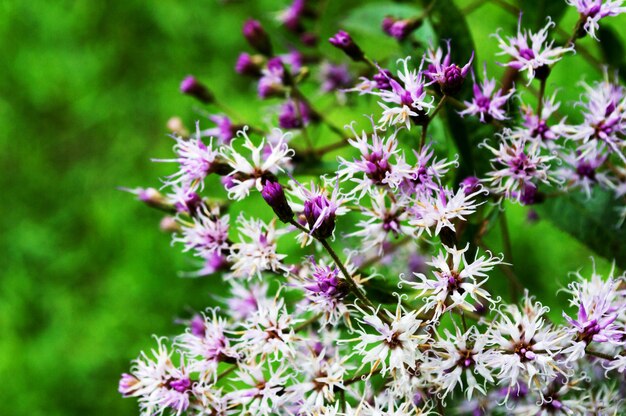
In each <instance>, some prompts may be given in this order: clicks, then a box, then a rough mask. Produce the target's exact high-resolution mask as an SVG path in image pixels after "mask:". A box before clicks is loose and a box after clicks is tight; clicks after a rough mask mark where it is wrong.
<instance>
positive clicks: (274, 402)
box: [230, 364, 291, 416]
mask: <svg viewBox="0 0 626 416" xmlns="http://www.w3.org/2000/svg"><path fill="white" fill-rule="evenodd" d="M268 367H269V368H264V367H263V366H261V365H258V364H252V365H250V366H241V367H240V370H238V371H237V379H236V380H238V381H240V382H242V383H244V384H245V385H246V386H249V388H243V389H240V390H236V391H234V392H232V393H231V394H230V398H231V399H232V401H233V402H235V403H238V404H241V405H242V406H243V408H244V411H243V412H242V414H246V415H263V416H271V415H276V414H281V412H280V409H281V406H283V405H284V404H285V403H287V402H288V401H289V396H288V395H287V394H284V393H285V385H286V384H287V382H288V381H289V379H290V378H291V375H290V374H287V369H288V368H287V367H286V366H285V365H284V364H283V365H280V366H278V367H277V368H272V366H268Z"/></svg>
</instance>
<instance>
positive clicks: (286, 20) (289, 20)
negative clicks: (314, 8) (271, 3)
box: [278, 0, 306, 33]
mask: <svg viewBox="0 0 626 416" xmlns="http://www.w3.org/2000/svg"><path fill="white" fill-rule="evenodd" d="M305 12H306V0H294V1H293V3H291V4H290V5H289V7H287V8H286V9H285V10H283V11H282V12H280V14H279V15H278V20H279V21H280V22H281V23H282V24H283V25H284V26H285V27H286V28H287V29H288V30H290V31H292V32H294V33H300V32H302V31H303V30H304V29H303V26H302V17H303V15H304V13H305Z"/></svg>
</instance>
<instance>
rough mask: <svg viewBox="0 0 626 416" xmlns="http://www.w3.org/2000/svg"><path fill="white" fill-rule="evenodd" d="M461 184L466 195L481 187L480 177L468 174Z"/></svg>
mask: <svg viewBox="0 0 626 416" xmlns="http://www.w3.org/2000/svg"><path fill="white" fill-rule="evenodd" d="M460 185H461V188H463V192H464V193H465V195H469V194H473V193H474V192H476V191H478V190H479V189H480V179H478V178H477V177H476V176H468V177H467V178H465V179H463V180H462V181H461V184H460Z"/></svg>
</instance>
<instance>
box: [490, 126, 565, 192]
mask: <svg viewBox="0 0 626 416" xmlns="http://www.w3.org/2000/svg"><path fill="white" fill-rule="evenodd" d="M496 136H498V138H499V142H500V144H499V146H498V148H494V147H491V146H489V145H488V144H487V143H486V142H484V143H483V144H482V147H484V148H486V149H488V150H490V151H491V152H492V153H493V155H494V157H493V158H492V159H491V166H492V168H493V169H494V170H493V171H491V172H489V173H488V174H487V181H488V182H489V185H490V187H491V189H490V190H491V191H492V192H494V193H496V194H501V195H502V196H504V197H505V198H508V199H512V200H515V201H518V202H524V201H525V198H528V193H529V192H534V191H536V189H537V183H546V184H547V183H550V182H554V181H555V178H554V177H553V176H552V175H550V172H549V169H550V164H549V162H550V161H552V160H553V159H555V158H556V156H554V155H543V154H541V147H540V146H539V145H538V144H537V143H536V141H533V140H532V139H529V138H528V137H526V136H524V135H516V134H514V132H513V131H511V130H510V129H504V130H503V131H502V133H497V134H496ZM533 195H534V194H533Z"/></svg>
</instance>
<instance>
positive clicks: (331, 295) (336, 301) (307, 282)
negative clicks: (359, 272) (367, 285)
mask: <svg viewBox="0 0 626 416" xmlns="http://www.w3.org/2000/svg"><path fill="white" fill-rule="evenodd" d="M347 267H349V269H348V272H349V273H352V272H353V271H354V270H353V267H351V266H347ZM301 276H302V278H303V281H302V282H301V283H300V285H301V287H302V288H303V289H304V291H305V296H306V298H307V300H308V301H309V302H310V304H308V305H307V306H306V307H305V308H306V309H309V308H312V309H313V310H314V311H315V312H317V313H321V314H323V316H324V319H323V320H322V322H325V323H326V324H336V323H337V322H338V321H339V318H340V317H341V316H343V315H345V314H347V313H348V308H347V307H346V305H345V304H344V303H343V299H344V298H345V297H346V296H347V295H348V292H349V291H350V288H349V286H348V284H347V283H346V282H345V280H343V279H342V278H341V277H340V271H339V268H338V267H337V266H327V265H326V264H325V263H324V262H323V261H319V262H316V261H315V260H314V258H313V257H311V268H310V269H309V268H305V269H303V271H302V273H301Z"/></svg>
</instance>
